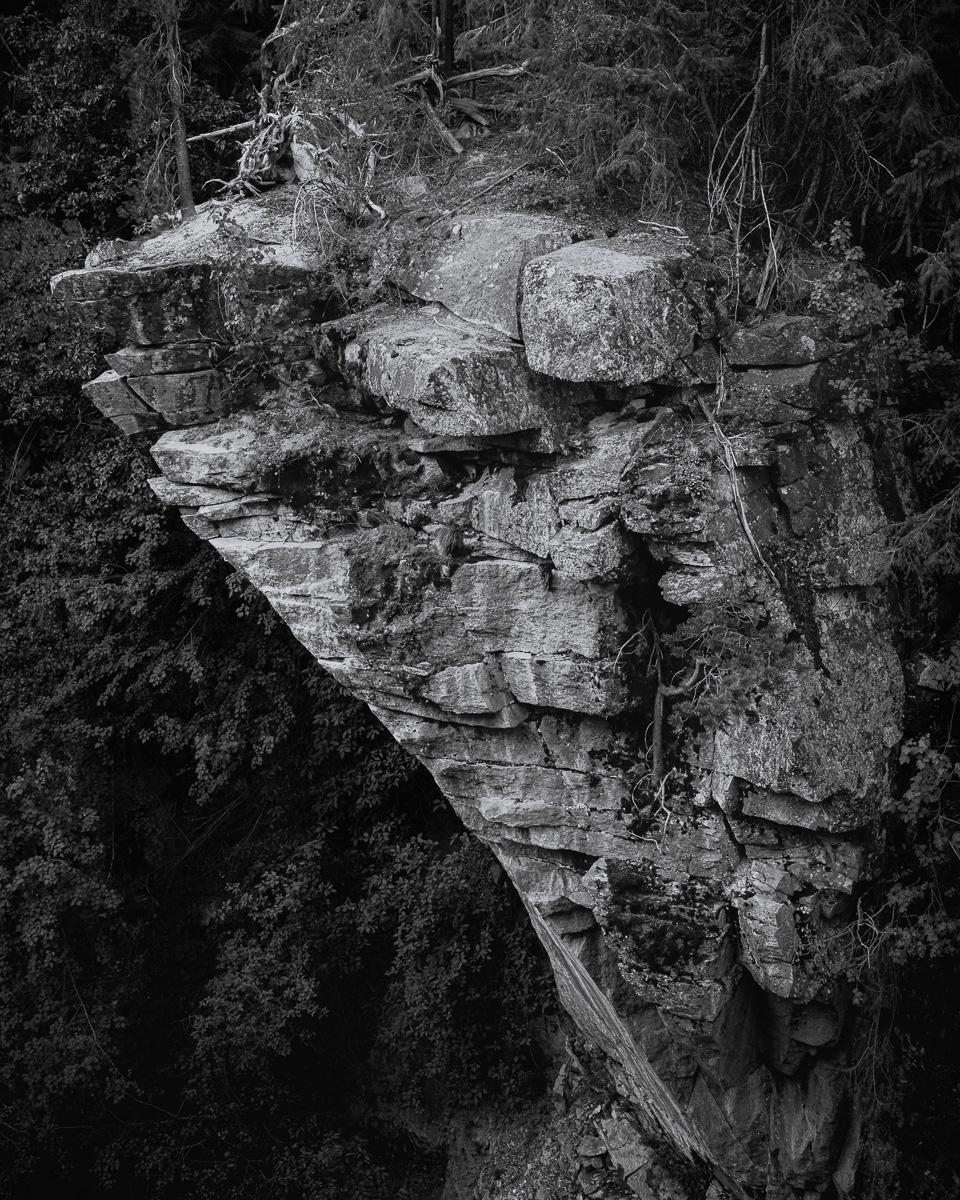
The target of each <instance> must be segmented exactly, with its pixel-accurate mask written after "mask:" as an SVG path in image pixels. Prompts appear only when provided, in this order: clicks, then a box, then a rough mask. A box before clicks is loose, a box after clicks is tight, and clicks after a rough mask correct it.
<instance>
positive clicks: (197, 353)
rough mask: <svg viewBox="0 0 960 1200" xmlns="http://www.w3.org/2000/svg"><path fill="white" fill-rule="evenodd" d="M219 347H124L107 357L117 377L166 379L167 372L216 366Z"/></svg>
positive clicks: (206, 344) (182, 344) (197, 344)
mask: <svg viewBox="0 0 960 1200" xmlns="http://www.w3.org/2000/svg"><path fill="white" fill-rule="evenodd" d="M218 357H219V354H218V347H217V346H216V344H215V343H212V342H177V343H175V344H174V345H172V346H124V348H123V349H122V350H115V351H114V352H113V354H105V355H104V358H106V360H107V362H108V363H109V364H110V366H111V367H112V368H113V369H114V370H115V371H116V372H117V374H118V375H121V376H123V377H124V378H126V377H127V376H130V375H163V374H166V373H167V372H171V371H172V372H179V371H202V370H204V369H205V368H207V367H213V366H216V361H217V358H218Z"/></svg>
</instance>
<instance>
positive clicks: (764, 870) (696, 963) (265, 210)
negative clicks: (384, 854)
mask: <svg viewBox="0 0 960 1200" xmlns="http://www.w3.org/2000/svg"><path fill="white" fill-rule="evenodd" d="M217 211H218V210H217V208H216V206H213V207H208V208H207V209H206V210H202V211H201V215H200V216H199V217H198V219H197V221H196V222H195V223H194V224H193V225H192V226H191V227H190V230H189V237H186V235H185V231H173V232H171V233H168V234H164V235H161V236H160V237H158V238H156V239H153V240H152V241H151V242H148V243H146V244H145V245H143V246H140V247H133V248H131V250H130V251H129V252H128V253H126V254H125V255H122V256H121V257H120V258H118V259H116V260H113V261H109V262H105V263H103V262H101V263H94V264H93V265H90V266H88V268H87V269H85V270H83V271H76V272H68V273H66V274H65V275H61V276H58V277H57V279H56V280H55V281H54V285H53V286H54V290H55V292H56V294H57V295H58V296H59V297H61V298H62V299H63V301H64V302H65V303H66V304H67V305H68V306H69V307H71V308H73V309H74V310H76V311H79V312H80V313H81V314H82V315H83V316H84V319H85V320H87V321H88V322H89V323H90V324H91V325H92V326H94V327H99V328H109V329H111V330H112V331H113V334H114V336H115V338H116V341H117V343H118V344H119V343H123V342H126V343H128V344H127V345H126V346H125V348H124V349H121V350H118V351H117V352H116V353H114V354H111V355H109V356H108V359H109V366H110V370H108V371H107V372H105V373H104V374H103V375H101V376H100V377H99V379H97V380H94V381H93V382H92V383H90V384H88V385H87V391H88V394H89V396H90V398H91V399H92V400H93V402H94V403H95V404H96V405H97V406H98V407H99V408H100V409H101V411H102V412H104V413H105V414H106V415H107V416H109V417H112V418H113V419H114V420H115V421H116V422H117V424H118V425H119V426H120V428H121V429H123V430H124V431H125V432H126V433H129V434H131V435H148V436H149V437H150V438H151V439H152V454H153V457H154V459H155V461H156V463H157V465H158V467H159V469H160V472H161V474H160V475H159V476H158V477H157V478H156V479H155V480H154V481H153V483H152V486H153V487H154V490H155V491H156V493H157V495H158V496H159V497H160V499H161V500H162V501H164V502H166V503H168V504H173V505H176V506H178V507H179V508H180V511H181V512H182V514H183V518H184V520H185V521H186V523H187V524H188V525H189V526H190V528H191V529H193V530H194V531H195V532H196V533H197V534H198V535H199V536H201V537H204V538H207V539H209V540H210V543H211V545H212V546H213V547H214V548H215V549H216V550H217V551H218V552H219V553H220V554H221V555H222V556H223V557H224V558H225V559H226V560H227V561H229V562H230V563H231V564H232V565H233V566H234V567H235V568H236V569H237V570H239V571H241V572H242V573H243V574H244V575H245V576H246V577H247V578H248V579H249V580H250V581H251V582H252V583H253V584H254V585H255V586H256V587H257V588H258V589H259V590H260V591H261V592H262V593H263V594H264V595H265V596H266V597H267V599H268V600H269V602H270V603H271V604H272V605H273V607H274V609H275V610H276V611H277V612H278V613H279V614H280V616H281V617H282V618H283V620H284V621H285V622H286V623H287V624H288V625H289V627H290V628H291V630H292V631H293V632H294V634H295V635H296V636H297V638H299V640H300V641H301V642H302V643H303V645H304V646H306V647H307V649H308V650H309V651H310V653H311V654H312V655H313V656H314V657H315V658H316V659H317V661H318V662H319V663H320V664H321V665H322V666H323V667H324V668H325V669H326V670H328V671H329V672H330V673H331V674H332V675H333V676H334V677H335V678H336V679H337V680H338V681H339V682H340V683H342V684H343V686H344V687H346V688H348V689H349V690H350V691H351V692H352V693H353V694H354V695H355V696H357V697H360V698H361V699H362V700H364V701H365V702H366V703H367V704H368V705H369V706H370V708H371V710H372V711H373V712H374V713H375V715H376V716H377V717H378V718H379V720H380V721H382V722H383V723H384V725H386V727H387V728H388V729H389V730H390V731H391V733H392V734H393V735H394V737H396V739H397V740H398V741H399V742H400V743H401V744H402V745H403V746H404V747H405V748H407V749H408V750H409V751H410V752H411V753H412V754H414V755H416V757H417V758H419V759H420V761H421V762H423V763H424V764H425V765H426V766H427V767H428V768H429V770H430V771H431V772H432V774H433V776H434V778H435V779H436V781H437V783H438V784H439V786H440V788H441V789H442V790H443V792H444V794H445V795H446V796H447V798H448V799H449V801H450V803H451V804H452V805H453V807H454V808H455V810H456V811H457V813H458V814H459V816H460V817H461V819H462V820H463V822H464V824H465V825H466V826H467V827H468V828H469V829H471V830H472V831H473V832H474V833H476V834H477V835H478V836H479V837H480V838H482V839H483V840H484V841H485V842H486V843H487V844H488V845H489V846H490V847H491V848H492V849H493V851H494V853H495V854H496V855H497V857H498V858H499V860H500V862H501V863H502V864H503V866H504V868H505V869H506V870H507V872H508V873H509V875H510V877H511V879H512V880H513V882H514V884H515V885H516V887H517V889H518V891H519V893H520V895H521V896H522V897H523V900H524V902H525V904H526V906H527V909H528V910H529V913H530V917H531V920H532V921H533V923H534V926H535V928H536V930H537V932H538V934H539V936H540V938H541V939H542V941H543V944H544V945H545V947H546V949H547V951H548V953H549V955H550V958H551V960H552V962H553V966H554V969H555V973H556V977H557V982H558V986H559V990H560V994H561V997H562V999H563V1002H564V1004H565V1006H566V1007H567V1009H568V1010H569V1012H570V1014H571V1015H572V1017H573V1018H574V1020H575V1021H576V1022H577V1024H578V1026H579V1027H580V1028H581V1029H582V1031H583V1032H584V1033H585V1034H586V1035H587V1036H588V1037H590V1038H591V1039H592V1040H593V1041H594V1042H595V1043H596V1044H598V1045H599V1046H600V1047H602V1048H603V1050H604V1051H605V1052H606V1054H607V1055H608V1056H609V1059H610V1061H611V1064H612V1068H613V1071H614V1074H615V1077H616V1079H617V1083H618V1087H619V1089H620V1092H621V1094H622V1096H623V1098H624V1099H625V1100H626V1101H628V1102H629V1103H630V1105H631V1106H632V1109H633V1112H634V1114H635V1117H636V1119H637V1120H638V1121H639V1122H640V1125H641V1126H642V1128H643V1131H644V1133H643V1136H644V1137H645V1138H646V1139H647V1140H648V1141H649V1143H650V1145H651V1146H652V1147H654V1150H652V1151H651V1152H650V1153H648V1154H646V1155H645V1156H644V1155H641V1156H640V1157H639V1158H638V1161H642V1163H643V1164H645V1165H644V1166H643V1169H642V1170H641V1169H640V1168H638V1169H637V1171H636V1172H634V1174H633V1175H631V1176H630V1180H629V1181H628V1182H630V1186H631V1187H632V1188H633V1190H634V1191H635V1192H636V1193H637V1194H638V1195H640V1196H648V1195H649V1196H652V1195H654V1194H655V1192H656V1194H662V1195H666V1194H670V1195H674V1194H676V1195H685V1194H689V1195H693V1194H694V1193H693V1192H691V1191H689V1188H690V1187H693V1185H686V1186H687V1188H688V1190H687V1191H686V1192H685V1191H684V1190H683V1189H684V1185H682V1184H680V1183H678V1182H677V1181H676V1180H674V1181H673V1182H672V1183H670V1182H669V1180H668V1177H667V1175H666V1174H665V1170H666V1168H665V1166H664V1162H665V1161H666V1159H664V1160H663V1161H660V1159H658V1157H657V1154H656V1152H655V1147H656V1145H657V1143H658V1142H659V1143H661V1144H665V1145H669V1146H670V1147H672V1148H673V1150H674V1151H680V1152H681V1153H682V1154H684V1155H686V1156H687V1157H689V1158H691V1159H694V1160H696V1161H699V1162H701V1163H703V1164H706V1165H707V1166H708V1167H709V1168H710V1170H711V1171H712V1173H713V1175H714V1177H715V1179H716V1180H717V1181H718V1182H717V1184H716V1185H715V1189H716V1187H722V1188H725V1189H727V1190H729V1191H731V1192H732V1193H733V1194H735V1195H737V1196H740V1197H744V1196H751V1195H757V1196H766V1197H768V1198H769V1200H779V1198H784V1200H785V1198H787V1197H803V1198H804V1200H813V1198H815V1197H817V1196H821V1195H824V1194H825V1193H829V1194H833V1195H835V1194H840V1195H843V1194H846V1193H848V1192H849V1191H850V1190H851V1188H852V1187H853V1181H854V1176H855V1171H856V1166H857V1154H858V1129H859V1118H858V1107H857V1097H856V1095H855V1094H854V1092H853V1091H852V1085H851V1079H852V1074H851V1065H852V1064H851V1053H850V1047H851V1013H850V1004H849V987H848V985H847V983H846V982H845V981H844V979H843V977H842V974H841V973H840V972H838V971H837V970H836V967H835V965H834V964H835V962H836V959H837V948H838V947H843V946H844V945H845V944H846V943H845V941H844V939H845V937H846V936H847V934H848V932H849V923H850V918H851V915H852V914H853V912H854V909H855V889H856V888H857V885H858V883H859V882H861V880H862V879H863V877H864V871H865V867H864V863H865V860H866V858H867V855H868V851H869V849H870V846H871V839H872V838H873V836H874V834H875V830H876V824H877V820H878V816H879V812H880V810H881V807H882V805H883V802H884V799H885V798H886V796H887V794H888V766H889V760H890V754H891V751H892V750H893V748H894V747H895V746H896V744H897V741H898V739H899V737H900V728H899V725H900V717H901V706H902V690H903V689H902V677H901V670H900V665H899V661H898V658H897V655H896V653H895V650H894V645H893V640H892V633H891V628H890V621H889V616H888V613H887V609H886V604H885V594H884V592H883V590H882V589H881V588H879V587H878V583H879V581H880V580H881V578H882V573H883V568H884V557H883V531H884V526H885V518H884V514H883V511H882V509H881V505H880V500H879V498H878V497H879V494H880V493H879V489H880V482H881V481H878V480H877V479H876V478H875V473H876V471H877V466H876V463H875V461H874V459H873V457H872V454H871V448H870V446H869V445H868V444H867V442H866V441H865V439H864V436H863V433H862V430H861V428H860V426H859V424H858V422H857V420H856V419H855V415H854V414H853V412H852V411H851V408H852V407H853V406H849V407H848V405H847V404H845V394H846V392H847V391H848V390H849V388H850V385H851V384H852V383H854V382H858V381H861V380H862V379H863V377H864V373H865V371H866V370H867V363H866V353H865V351H864V349H863V348H862V347H861V346H860V345H859V344H857V343H855V342H843V341H840V340H838V339H837V338H836V337H834V336H832V334H831V330H830V329H829V328H827V327H825V326H824V325H823V324H822V323H821V322H819V321H817V320H816V319H814V318H813V317H809V316H795V317H787V316H781V317H772V318H765V319H762V320H760V321H759V322H758V323H756V324H754V325H752V326H745V327H735V326H733V325H732V324H731V323H730V321H729V319H728V318H727V316H726V315H725V313H724V310H723V305H722V301H721V297H722V295H723V290H724V288H723V280H722V279H721V278H720V277H719V274H718V272H717V271H716V269H715V268H714V266H713V264H712V263H711V262H710V261H708V258H707V257H705V256H704V255H702V254H699V253H698V252H697V250H696V248H695V246H694V243H693V242H692V241H690V240H689V239H687V238H684V237H681V236H679V235H676V236H674V235H670V236H667V235H665V234H664V233H657V234H656V235H644V234H634V235H632V236H624V237H621V238H609V239H608V238H603V239H594V240H579V241H578V240H575V236H574V233H573V231H571V230H570V229H568V228H567V227H565V226H564V224H563V223H562V222H560V221H558V220H555V219H552V218H545V217H542V216H536V215H530V214H523V213H496V212H492V213H491V212H487V213H481V214H474V215H471V216H464V217H461V218H458V219H455V220H450V221H447V222H446V223H444V224H442V225H440V226H439V227H438V226H436V225H434V227H433V228H432V231H431V234H430V237H429V238H427V239H424V238H421V239H420V241H419V242H418V241H416V240H413V241H411V243H410V245H409V246H408V247H406V250H405V253H404V254H403V255H401V256H400V257H399V260H398V262H399V265H396V266H394V267H393V271H392V273H393V281H394V283H395V284H396V285H397V286H396V288H395V289H394V291H395V294H396V296H397V297H398V298H397V300H396V301H395V302H391V303H389V304H381V305H376V306H374V307H372V308H369V309H367V310H365V311H361V312H357V313H353V314H350V315H348V316H346V317H339V318H338V319H336V320H333V321H329V322H326V323H323V322H321V321H320V319H319V316H320V314H321V312H322V311H323V305H324V303H325V302H326V300H327V297H328V294H329V290H330V289H329V285H328V284H326V283H325V282H324V279H323V276H322V272H319V273H318V271H317V269H316V266H315V265H314V264H312V263H311V261H310V259H309V257H308V256H307V255H305V254H304V253H302V252H300V251H299V250H297V249H296V248H295V247H294V246H293V245H292V244H290V239H289V238H288V237H287V236H286V234H285V231H284V225H283V222H282V221H281V220H280V219H279V217H272V216H271V211H270V209H269V207H268V206H267V205H266V203H265V202H259V203H257V202H253V201H250V202H244V203H240V204H238V205H235V206H234V207H233V209H232V210H231V212H230V222H231V225H230V228H231V230H232V234H231V238H230V239H229V241H228V242H227V239H225V237H224V233H223V228H224V222H223V219H222V216H223V212H222V209H221V210H219V211H220V219H219V220H215V215H216V213H217ZM237 230H240V234H237V232H236V231H237ZM244 238H245V239H246V241H244ZM238 246H240V248H241V249H240V250H238ZM241 250H242V251H243V253H246V255H247V257H246V259H244V257H243V253H241ZM231 305H232V306H233V307H232V309H231ZM251 313H253V314H259V317H258V320H256V321H254V322H253V326H254V327H253V329H252V330H251V329H250V324H251V322H250V320H249V317H250V314H251ZM245 322H246V323H245ZM238 331H239V332H238ZM664 1189H666V1191H665V1190H664ZM671 1189H672V1190H671ZM701 1191H702V1188H701ZM696 1194H697V1195H699V1194H700V1192H697V1193H696Z"/></svg>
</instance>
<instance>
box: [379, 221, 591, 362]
mask: <svg viewBox="0 0 960 1200" xmlns="http://www.w3.org/2000/svg"><path fill="white" fill-rule="evenodd" d="M571 240H572V235H571V232H570V230H569V228H568V227H567V226H566V225H565V224H563V223H562V222H561V221H559V220H557V218H555V217H544V216H535V215H533V214H531V213H482V214H479V215H476V216H465V217H455V218H450V219H448V220H444V221H442V222H438V223H437V224H436V225H434V226H433V228H432V229H431V230H430V231H429V232H428V233H427V234H425V235H423V236H422V237H421V238H419V239H418V240H417V241H416V242H414V243H413V244H412V245H411V246H410V247H409V248H408V249H407V251H406V253H405V254H404V256H403V259H402V261H401V264H400V265H399V266H398V267H397V268H395V269H394V270H393V271H392V272H391V275H392V278H393V280H394V282H396V283H398V284H399V285H400V286H401V287H403V288H405V289H406V290H407V291H408V292H410V294H411V295H413V296H416V297H417V298H418V299H420V300H428V301H429V300H434V301H437V302H438V303H440V304H443V305H444V306H445V307H446V308H448V309H449V310H450V312H452V313H455V314H456V315H457V316H458V317H463V318H464V320H467V321H476V322H478V323H480V324H482V325H487V326H489V327H490V328H492V329H495V330H497V331H498V332H500V333H503V334H506V335H507V337H510V338H514V339H519V338H520V321H519V313H518V307H519V303H520V274H521V272H522V271H523V268H524V266H525V265H526V264H527V263H528V262H529V261H530V259H532V258H539V257H540V255H542V254H549V253H550V252H551V251H552V250H558V249H559V248H560V247H561V246H565V245H567V244H568V243H569V242H570V241H571Z"/></svg>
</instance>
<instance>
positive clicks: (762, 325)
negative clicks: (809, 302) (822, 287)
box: [722, 313, 841, 367]
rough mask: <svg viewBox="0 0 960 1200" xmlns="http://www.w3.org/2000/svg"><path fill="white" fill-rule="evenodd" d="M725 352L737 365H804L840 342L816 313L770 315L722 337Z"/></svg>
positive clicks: (833, 350)
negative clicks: (835, 339) (824, 325)
mask: <svg viewBox="0 0 960 1200" xmlns="http://www.w3.org/2000/svg"><path fill="white" fill-rule="evenodd" d="M722 343H723V350H724V355H725V357H726V360H727V362H728V363H729V364H730V365H731V366H733V367H801V366H804V365H806V364H807V363H815V362H820V361H822V360H823V359H825V358H829V357H830V356H831V354H835V353H836V352H837V351H838V350H839V349H840V348H841V347H840V344H839V343H838V342H836V341H834V340H832V339H831V338H829V337H827V335H826V333H825V331H824V327H823V322H822V321H818V320H817V319H816V317H809V316H788V315H787V314H785V313H781V314H778V315H777V316H774V317H767V318H765V319H764V320H762V321H759V322H758V323H757V324H756V325H741V326H738V327H737V328H736V329H734V330H732V331H731V332H730V333H728V334H726V335H724V337H723V339H722Z"/></svg>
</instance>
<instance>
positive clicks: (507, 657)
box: [500, 654, 627, 715]
mask: <svg viewBox="0 0 960 1200" xmlns="http://www.w3.org/2000/svg"><path fill="white" fill-rule="evenodd" d="M500 665H501V668H502V670H503V677H504V679H505V680H506V682H507V686H508V687H509V688H510V691H511V692H512V693H513V694H514V695H515V696H516V698H517V699H518V700H522V701H523V703H524V704H536V705H539V706H542V707H544V708H562V709H568V710H569V711H570V712H578V713H593V714H594V715H600V714H603V713H611V712H617V711H619V710H620V709H621V708H622V707H623V706H624V704H625V703H626V702H627V696H626V692H625V689H624V687H623V684H622V682H620V681H619V680H618V679H617V672H616V668H615V666H614V661H613V660H612V659H607V660H605V661H603V662H585V661H580V660H576V659H570V658H565V657H563V658H562V657H558V656H548V657H542V658H540V657H534V656H533V655H532V654H504V655H502V656H501V658H500Z"/></svg>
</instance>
